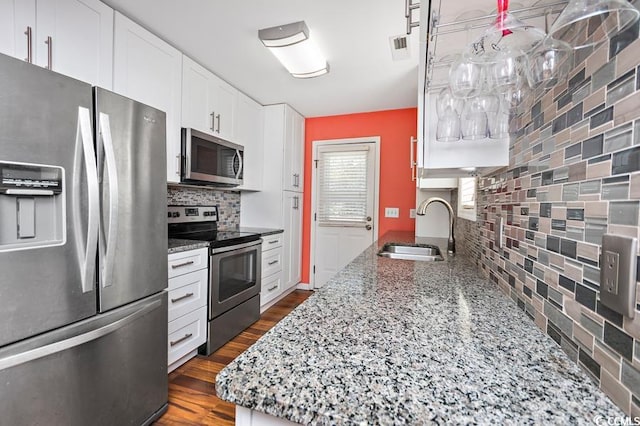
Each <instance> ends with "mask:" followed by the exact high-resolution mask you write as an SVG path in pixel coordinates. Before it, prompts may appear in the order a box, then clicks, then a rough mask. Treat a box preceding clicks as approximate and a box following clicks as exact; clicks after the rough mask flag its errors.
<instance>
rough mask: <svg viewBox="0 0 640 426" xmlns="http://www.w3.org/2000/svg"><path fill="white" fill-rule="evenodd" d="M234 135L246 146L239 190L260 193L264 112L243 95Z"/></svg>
mask: <svg viewBox="0 0 640 426" xmlns="http://www.w3.org/2000/svg"><path fill="white" fill-rule="evenodd" d="M234 134H235V138H236V142H237V143H238V144H240V145H242V146H244V172H243V184H242V186H241V187H239V188H238V189H242V190H250V191H259V190H261V189H262V173H263V170H264V111H263V107H262V105H260V104H259V103H257V102H256V101H254V100H253V99H251V98H250V97H248V96H246V95H245V94H243V93H238V108H237V110H236V114H235V130H234Z"/></svg>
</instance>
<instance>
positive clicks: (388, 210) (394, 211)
mask: <svg viewBox="0 0 640 426" xmlns="http://www.w3.org/2000/svg"><path fill="white" fill-rule="evenodd" d="M384 217H400V209H399V208H398V207H385V209H384Z"/></svg>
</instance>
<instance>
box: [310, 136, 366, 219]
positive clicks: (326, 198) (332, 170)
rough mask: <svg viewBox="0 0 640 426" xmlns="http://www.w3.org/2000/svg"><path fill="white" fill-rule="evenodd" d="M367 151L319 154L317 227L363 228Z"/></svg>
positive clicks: (356, 150)
mask: <svg viewBox="0 0 640 426" xmlns="http://www.w3.org/2000/svg"><path fill="white" fill-rule="evenodd" d="M368 150H369V149H368V148H367V147H362V148H360V149H351V150H348V151H347V150H343V151H319V156H318V171H317V174H318V183H319V185H318V186H319V191H318V212H317V214H318V218H317V220H318V225H320V226H357V227H359V226H365V225H366V223H367V222H366V217H367V191H368V189H369V188H368V185H369V182H367V170H368V165H367V161H368V155H367V154H368Z"/></svg>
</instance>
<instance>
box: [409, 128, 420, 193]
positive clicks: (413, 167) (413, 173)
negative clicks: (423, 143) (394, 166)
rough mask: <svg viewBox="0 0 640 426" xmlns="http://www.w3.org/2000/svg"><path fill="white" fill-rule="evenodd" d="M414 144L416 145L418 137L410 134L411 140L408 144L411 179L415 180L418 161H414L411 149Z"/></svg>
mask: <svg viewBox="0 0 640 426" xmlns="http://www.w3.org/2000/svg"><path fill="white" fill-rule="evenodd" d="M414 144H415V145H416V147H417V146H418V139H417V138H414V137H413V136H411V141H410V145H409V150H410V151H411V160H410V161H411V181H412V182H415V181H416V179H417V178H418V173H417V171H418V163H417V162H416V159H415V154H414V151H413V145H414Z"/></svg>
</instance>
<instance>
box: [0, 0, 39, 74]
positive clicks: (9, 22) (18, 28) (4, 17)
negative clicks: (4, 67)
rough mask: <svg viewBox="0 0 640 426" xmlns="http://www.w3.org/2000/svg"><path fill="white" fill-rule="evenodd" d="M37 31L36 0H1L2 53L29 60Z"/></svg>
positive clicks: (0, 36) (0, 47)
mask: <svg viewBox="0 0 640 426" xmlns="http://www.w3.org/2000/svg"><path fill="white" fill-rule="evenodd" d="M35 31H36V1H35V0H0V53H4V54H5V55H9V56H14V57H16V58H18V59H22V60H25V61H28V55H29V49H33V43H34V41H33V38H34V37H35V35H36V33H35ZM32 52H33V50H32ZM31 62H33V57H32V60H31Z"/></svg>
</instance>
